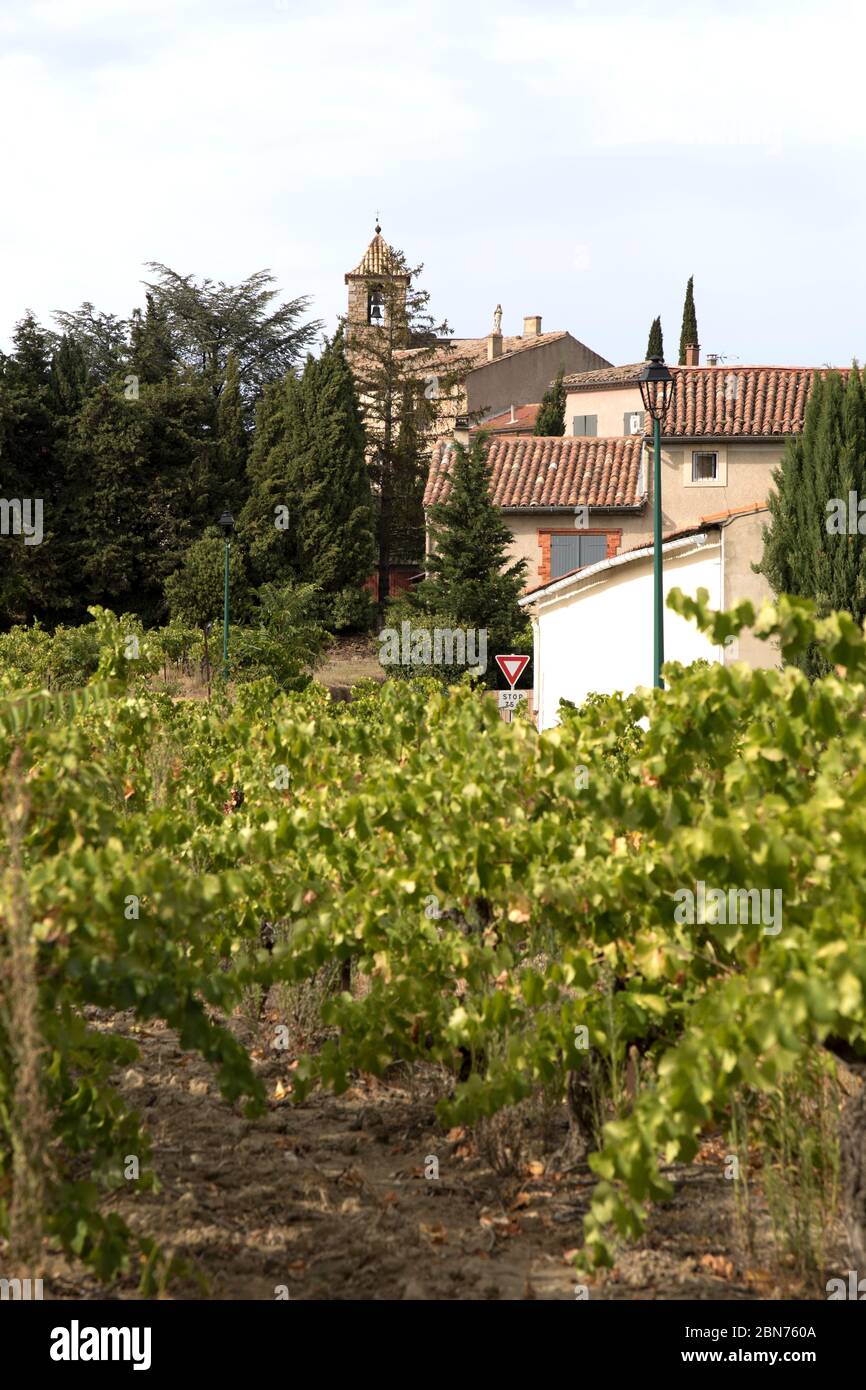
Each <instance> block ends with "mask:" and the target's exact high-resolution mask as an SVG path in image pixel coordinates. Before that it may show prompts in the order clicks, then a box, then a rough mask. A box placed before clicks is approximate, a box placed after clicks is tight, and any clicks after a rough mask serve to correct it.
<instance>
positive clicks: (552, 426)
mask: <svg viewBox="0 0 866 1390" xmlns="http://www.w3.org/2000/svg"><path fill="white" fill-rule="evenodd" d="M563 375H564V373H563V368H562V367H560V369H559V371H558V372H557V374H556V378H555V380H554V381H553V382H552V383H551V385H550V386H548V388H547V390H546V391H545V393H544V395H543V396H542V398H541V408H540V410H539V412H538V418H537V420H536V422H535V431H534V432H535V434H543V435H563V434H565V398H566V391H565V382H564V380H563Z"/></svg>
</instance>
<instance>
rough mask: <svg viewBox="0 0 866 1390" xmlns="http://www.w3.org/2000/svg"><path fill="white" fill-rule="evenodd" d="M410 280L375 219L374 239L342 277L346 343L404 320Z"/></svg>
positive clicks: (355, 342)
mask: <svg viewBox="0 0 866 1390" xmlns="http://www.w3.org/2000/svg"><path fill="white" fill-rule="evenodd" d="M409 280H410V276H409V275H408V274H407V273H406V272H405V271H404V270H403V269H402V268H401V266H400V262H399V259H398V257H397V255H396V253H395V252H394V249H393V247H391V246H389V245H388V243H387V241H385V239H384V237H383V236H382V228H381V227H380V226H379V223H378V222H377V223H376V232H375V235H374V237H373V240H372V241H371V242H370V245H369V246H368V247H367V249H366V251H365V252H364V254H363V256H362V257H361V259H360V261H359V262H358V264H357V265H356V266H355V269H354V270H350V271H348V272H347V273H346V276H345V281H346V284H347V285H348V287H349V296H348V311H347V320H348V324H347V332H346V339H347V342H349V343H353V344H354V345H355V346H359V345H360V343H361V342H362V341H363V339H364V338H365V337H366V336H367V335H368V334H370V333H377V332H381V331H382V330H383V329H386V328H388V327H389V326H390V325H392V324H396V323H397V321H398V319H401V320H402V319H404V318H405V306H406V290H407V289H408V287H409Z"/></svg>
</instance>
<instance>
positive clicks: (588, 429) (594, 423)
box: [571, 415, 598, 434]
mask: <svg viewBox="0 0 866 1390" xmlns="http://www.w3.org/2000/svg"><path fill="white" fill-rule="evenodd" d="M571 432H572V434H598V416H597V415H575V417H574V419H573V421H572V429H571Z"/></svg>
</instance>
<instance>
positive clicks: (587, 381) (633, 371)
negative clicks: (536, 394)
mask: <svg viewBox="0 0 866 1390" xmlns="http://www.w3.org/2000/svg"><path fill="white" fill-rule="evenodd" d="M645 366H646V363H645V362H632V363H631V364H630V365H629V366H627V367H610V366H608V367H596V368H595V370H594V371H591V372H572V373H571V375H570V376H567V377H564V378H563V380H564V383H565V385H566V386H567V387H568V388H570V389H571V390H575V389H576V388H577V387H579V386H581V387H582V386H629V385H631V384H636V383H637V379H638V376H639V374H640V372H641V371H642V370H643V368H644V367H645Z"/></svg>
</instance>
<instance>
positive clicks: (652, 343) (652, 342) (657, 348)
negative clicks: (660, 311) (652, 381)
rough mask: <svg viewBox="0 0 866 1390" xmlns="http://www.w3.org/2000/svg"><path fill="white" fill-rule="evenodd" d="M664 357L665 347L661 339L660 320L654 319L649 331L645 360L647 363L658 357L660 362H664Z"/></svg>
mask: <svg viewBox="0 0 866 1390" xmlns="http://www.w3.org/2000/svg"><path fill="white" fill-rule="evenodd" d="M664 356H665V345H664V339H663V337H662V321H661V319H660V318H655V319H653V321H652V326H651V328H650V331H649V339H648V341H647V345H646V360H647V361H649V359H650V358H651V357H660V358H661V359H662V361H664Z"/></svg>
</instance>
